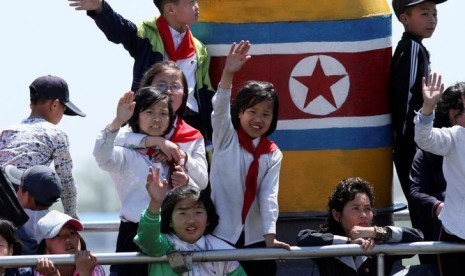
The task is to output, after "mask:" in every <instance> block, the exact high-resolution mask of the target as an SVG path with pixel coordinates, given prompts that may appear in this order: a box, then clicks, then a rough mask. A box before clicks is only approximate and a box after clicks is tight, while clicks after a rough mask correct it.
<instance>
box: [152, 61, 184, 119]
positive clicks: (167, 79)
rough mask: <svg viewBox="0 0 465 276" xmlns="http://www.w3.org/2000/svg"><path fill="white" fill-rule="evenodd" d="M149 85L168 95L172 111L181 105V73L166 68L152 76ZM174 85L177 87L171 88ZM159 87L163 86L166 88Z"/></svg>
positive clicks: (182, 90) (182, 91)
mask: <svg viewBox="0 0 465 276" xmlns="http://www.w3.org/2000/svg"><path fill="white" fill-rule="evenodd" d="M151 85H152V86H154V87H157V88H158V89H160V90H162V91H163V92H166V93H168V94H169V95H170V99H171V104H172V105H173V111H174V113H176V111H178V109H179V107H180V106H181V104H182V99H183V97H184V87H183V85H182V76H181V73H180V72H179V71H176V70H174V69H169V70H166V71H165V72H163V73H160V74H158V75H156V76H155V77H154V78H153V80H152V83H151ZM174 87H177V88H179V89H178V90H175V89H173V88H174ZM161 88H165V89H166V90H164V89H161Z"/></svg>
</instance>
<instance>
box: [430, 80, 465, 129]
mask: <svg viewBox="0 0 465 276" xmlns="http://www.w3.org/2000/svg"><path fill="white" fill-rule="evenodd" d="M462 95H465V82H457V83H456V84H454V85H452V86H449V87H448V88H447V89H446V90H445V91H444V93H443V94H442V96H441V99H440V100H439V102H438V104H437V105H436V110H435V116H434V117H435V118H434V127H438V128H441V127H451V122H450V118H449V111H450V110H457V111H458V113H457V114H458V115H459V114H462V113H463V111H464V110H463V109H464V108H463V101H462Z"/></svg>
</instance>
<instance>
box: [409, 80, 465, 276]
mask: <svg viewBox="0 0 465 276" xmlns="http://www.w3.org/2000/svg"><path fill="white" fill-rule="evenodd" d="M427 83H428V84H427ZM443 91H444V84H442V82H441V76H439V77H438V76H437V75H436V73H435V74H434V75H430V76H429V80H428V82H426V79H423V106H422V108H421V110H420V112H418V114H417V116H416V117H415V142H416V143H417V144H418V146H419V147H420V148H421V149H423V150H425V151H428V152H431V153H433V154H437V155H440V156H443V157H444V158H443V173H444V178H445V179H446V182H447V188H446V195H445V200H444V204H443V206H442V209H441V211H440V213H439V219H440V220H441V223H442V229H441V233H440V236H439V240H440V241H447V242H459V243H465V213H464V212H463V210H464V207H465V203H464V200H463V199H464V198H465V186H464V185H463V183H465V159H464V155H463V153H464V150H465V128H464V127H462V126H461V125H460V124H459V125H455V126H452V127H447V128H433V119H434V115H435V114H434V112H433V111H434V109H435V107H436V104H437V103H438V102H439V100H440V99H441V94H442V92H443ZM464 92H465V91H463V92H462V99H461V104H462V105H463V104H464V100H465V93H464ZM464 258H465V254H464V253H453V254H440V255H439V270H440V273H441V275H457V272H458V271H460V270H457V269H460V268H461V267H463V260H464Z"/></svg>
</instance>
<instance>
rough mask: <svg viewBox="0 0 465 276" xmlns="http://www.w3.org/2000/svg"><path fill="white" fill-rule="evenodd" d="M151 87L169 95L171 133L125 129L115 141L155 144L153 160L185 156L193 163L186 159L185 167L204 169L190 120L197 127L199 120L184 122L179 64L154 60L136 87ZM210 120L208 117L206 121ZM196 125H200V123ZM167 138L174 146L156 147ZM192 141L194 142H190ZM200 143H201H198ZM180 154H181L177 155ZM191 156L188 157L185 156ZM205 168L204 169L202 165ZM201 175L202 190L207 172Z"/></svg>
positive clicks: (138, 145)
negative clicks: (161, 134) (155, 134)
mask: <svg viewBox="0 0 465 276" xmlns="http://www.w3.org/2000/svg"><path fill="white" fill-rule="evenodd" d="M148 86H153V87H156V88H158V89H159V90H160V91H163V92H166V93H168V94H169V95H170V99H171V102H172V104H173V110H174V112H175V115H176V116H175V122H174V126H173V129H172V131H171V132H169V133H168V134H167V135H165V136H164V137H150V136H147V135H145V134H142V133H134V132H132V131H126V132H123V133H121V135H118V137H117V139H116V141H115V142H116V144H117V145H120V146H124V147H129V148H146V147H154V146H155V147H156V148H155V150H154V151H153V152H154V154H153V160H154V161H156V162H162V161H168V160H173V161H174V162H176V163H181V164H182V163H183V162H187V161H188V160H189V159H190V160H191V161H196V162H187V163H186V168H187V170H189V169H194V166H201V167H200V170H201V171H205V172H206V170H205V169H206V168H207V166H208V164H207V160H206V157H205V156H206V153H205V141H204V138H203V137H202V135H201V133H200V132H199V131H197V130H196V129H194V128H192V127H191V125H190V124H191V123H194V126H197V129H199V127H198V126H199V122H192V121H189V122H186V121H184V116H183V115H184V113H185V110H186V104H187V95H188V93H189V89H188V86H187V80H186V78H185V76H184V74H183V72H182V71H181V69H180V68H179V66H178V65H177V64H176V63H174V62H172V61H164V62H158V63H155V64H154V65H153V66H152V67H151V68H150V69H149V70H147V72H146V73H145V74H144V77H143V78H142V80H141V83H140V88H143V87H148ZM209 116H210V114H209ZM208 121H210V119H209V120H208ZM200 128H204V127H203V126H201V127H200ZM165 138H166V139H168V140H170V141H172V142H175V143H176V145H177V148H176V149H172V150H171V151H170V150H169V149H166V148H165V147H162V148H158V146H157V145H158V144H163V142H164V140H165ZM193 142H194V143H193ZM200 142H202V143H200ZM181 155H182V156H181ZM188 155H191V157H192V158H187V156H188ZM203 167H205V169H204V168H203ZM202 176H203V177H204V178H203V179H202V181H199V182H201V183H198V184H199V185H200V186H199V187H200V188H202V189H204V188H205V187H202V186H201V185H202V184H203V183H204V182H205V181H207V182H208V175H207V174H204V175H202Z"/></svg>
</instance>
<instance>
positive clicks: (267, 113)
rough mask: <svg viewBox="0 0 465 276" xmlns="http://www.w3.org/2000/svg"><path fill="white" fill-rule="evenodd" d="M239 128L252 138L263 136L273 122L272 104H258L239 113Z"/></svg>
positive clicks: (264, 102) (266, 102)
mask: <svg viewBox="0 0 465 276" xmlns="http://www.w3.org/2000/svg"><path fill="white" fill-rule="evenodd" d="M239 120H240V122H241V128H242V129H243V130H244V131H245V132H246V133H247V134H248V135H249V136H250V137H252V138H254V139H255V138H257V137H259V136H262V135H263V134H265V133H266V132H267V131H268V129H269V128H270V125H271V122H272V121H273V102H272V101H271V100H267V101H263V102H260V103H258V104H256V105H254V106H252V107H249V108H247V109H246V110H244V112H240V113H239Z"/></svg>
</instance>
